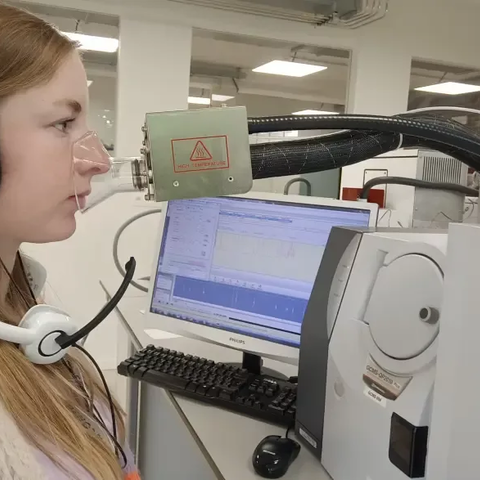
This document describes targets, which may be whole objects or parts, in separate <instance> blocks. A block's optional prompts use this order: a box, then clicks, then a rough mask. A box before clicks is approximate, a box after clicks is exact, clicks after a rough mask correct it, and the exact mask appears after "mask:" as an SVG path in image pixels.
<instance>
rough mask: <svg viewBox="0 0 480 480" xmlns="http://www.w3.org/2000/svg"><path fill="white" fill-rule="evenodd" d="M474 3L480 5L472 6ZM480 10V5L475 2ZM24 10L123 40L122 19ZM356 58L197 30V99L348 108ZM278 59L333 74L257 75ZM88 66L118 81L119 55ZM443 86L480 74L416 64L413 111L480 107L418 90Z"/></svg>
mask: <svg viewBox="0 0 480 480" xmlns="http://www.w3.org/2000/svg"><path fill="white" fill-rule="evenodd" d="M471 1H474V0H471ZM475 1H476V2H477V3H479V4H480V0H475ZM10 3H16V2H15V1H11V2H10ZM21 5H22V6H23V7H26V8H28V9H29V10H31V11H32V12H34V13H36V14H39V15H41V16H42V17H44V18H45V19H47V20H49V21H51V22H52V23H54V24H57V25H58V26H59V28H61V29H68V30H70V31H72V30H74V29H75V28H76V27H77V26H78V29H79V31H85V32H87V31H88V33H92V34H97V35H104V36H112V35H116V36H118V18H117V17H113V16H108V15H99V14H89V13H85V12H79V11H76V10H68V9H64V8H52V7H45V6H40V5H37V4H28V3H25V2H22V3H21ZM349 57H350V54H349V52H348V51H343V50H336V49H330V48H321V47H312V46H308V45H297V44H293V43H290V42H279V41H273V40H272V41H269V40H265V39H259V38H253V37H247V36H238V35H231V34H225V33H215V32H210V31H203V30H195V31H194V35H193V43H192V67H191V87H192V89H191V94H192V95H201V94H202V93H205V92H206V91H207V92H209V91H212V92H213V93H219V94H225V95H234V94H237V93H240V94H242V93H243V94H248V95H262V96H266V95H268V96H270V97H277V98H285V99H296V100H303V101H306V102H311V103H312V105H313V104H315V105H319V104H323V105H325V109H333V108H335V109H337V110H338V111H341V110H342V109H343V108H344V105H345V102H346V96H347V84H348V74H349V64H350V60H349ZM274 59H282V60H294V61H298V62H302V61H305V62H308V63H315V64H320V65H324V66H327V67H328V68H327V70H325V71H322V72H319V73H316V74H313V75H309V76H307V77H303V78H291V77H282V76H276V75H265V74H258V73H254V72H252V69H253V68H255V67H258V66H259V65H261V64H263V63H266V62H267V61H270V60H274ZM84 60H85V63H86V66H87V70H89V72H90V73H91V74H92V75H103V76H112V77H114V76H115V75H116V73H115V72H116V63H117V56H116V54H102V53H94V52H86V53H85V54H84ZM440 81H465V82H469V83H479V84H480V72H479V71H478V70H474V69H468V68H465V67H456V66H451V65H442V64H438V63H432V62H425V61H420V60H415V61H414V62H413V64H412V74H411V87H412V91H411V94H410V108H418V107H423V106H429V105H435V104H449V102H450V103H451V104H455V105H461V106H469V107H475V106H477V107H480V95H478V94H473V95H462V96H455V97H450V96H444V95H435V94H428V93H420V92H416V91H415V90H414V88H415V87H419V86H425V85H429V84H434V83H438V82H440Z"/></svg>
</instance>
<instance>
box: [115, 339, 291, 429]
mask: <svg viewBox="0 0 480 480" xmlns="http://www.w3.org/2000/svg"><path fill="white" fill-rule="evenodd" d="M117 371H118V373H119V374H120V375H124V376H126V377H133V378H136V379H138V380H142V381H144V382H148V383H151V384H153V385H157V386H159V387H162V388H165V389H166V390H169V391H171V392H175V393H178V394H181V395H183V396H186V397H189V398H193V399H195V400H200V401H201V402H205V403H210V404H212V405H215V406H218V407H222V408H225V409H228V410H233V411H236V412H239V413H243V414H246V415H248V416H250V417H254V418H259V419H261V420H264V421H268V422H272V423H275V424H278V425H282V426H287V427H288V426H290V425H292V424H293V421H294V419H295V413H296V403H295V400H296V398H297V386H296V385H295V384H293V383H289V382H287V381H285V380H279V379H276V378H274V377H271V376H268V375H257V374H254V373H249V372H248V371H247V370H246V369H243V368H241V367H236V366H233V365H228V364H224V363H215V362H214V361H213V360H207V359H206V358H199V357H195V356H193V355H185V354H183V353H180V352H177V351H175V350H169V349H168V348H158V347H155V346H153V345H149V346H148V347H146V348H144V349H143V350H141V351H139V352H137V353H136V354H135V355H133V356H132V357H130V358H129V359H127V360H125V361H124V362H122V363H121V364H120V365H119V366H118V367H117Z"/></svg>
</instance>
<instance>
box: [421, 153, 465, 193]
mask: <svg viewBox="0 0 480 480" xmlns="http://www.w3.org/2000/svg"><path fill="white" fill-rule="evenodd" d="M418 167H419V169H418V174H419V175H418V178H419V179H420V180H425V181H427V182H447V183H456V184H457V185H465V186H466V185H467V174H468V168H467V166H466V165H465V164H463V163H462V162H460V161H459V160H456V159H455V158H452V157H449V156H447V155H433V154H424V155H420V156H419V165H418Z"/></svg>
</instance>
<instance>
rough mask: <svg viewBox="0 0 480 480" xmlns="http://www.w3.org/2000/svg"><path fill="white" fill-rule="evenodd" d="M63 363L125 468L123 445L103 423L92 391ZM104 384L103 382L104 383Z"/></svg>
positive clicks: (68, 364) (67, 363) (125, 460)
mask: <svg viewBox="0 0 480 480" xmlns="http://www.w3.org/2000/svg"><path fill="white" fill-rule="evenodd" d="M89 358H90V357H89ZM63 363H64V365H65V366H66V367H67V369H68V370H69V372H70V374H71V375H72V377H73V379H74V380H75V381H76V382H77V386H78V388H80V389H81V390H82V391H83V393H84V395H85V397H86V399H87V408H88V410H89V412H90V413H91V415H92V417H93V418H94V419H95V420H96V421H97V423H98V424H99V425H100V427H101V428H102V429H103V430H104V432H105V433H106V434H107V435H108V437H109V438H110V440H112V442H113V443H114V445H115V453H116V454H117V457H119V454H120V455H121V456H122V460H123V463H124V466H123V467H122V468H125V467H126V466H127V464H128V460H127V455H126V454H125V451H124V450H123V447H122V446H121V445H120V442H119V441H118V439H117V438H115V437H114V436H113V435H112V434H111V433H110V430H109V429H108V427H107V425H106V424H105V422H104V420H103V418H102V416H101V415H100V412H99V411H98V409H97V407H96V406H95V398H94V395H93V392H92V393H91V394H90V393H89V392H88V391H87V389H86V386H85V384H84V382H83V380H82V381H81V378H79V376H78V375H77V374H76V373H75V372H74V371H73V368H72V366H71V365H70V363H69V362H68V361H67V360H65V359H63ZM101 375H102V374H101ZM104 385H105V383H104ZM111 412H112V415H115V412H114V411H111Z"/></svg>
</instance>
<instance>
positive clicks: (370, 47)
mask: <svg viewBox="0 0 480 480" xmlns="http://www.w3.org/2000/svg"><path fill="white" fill-rule="evenodd" d="M402 48H403V45H402V44H401V43H400V44H398V43H397V44H396V45H395V44H394V43H393V42H392V41H391V40H390V39H389V38H388V37H381V36H378V37H377V38H366V39H365V40H364V41H362V42H361V44H360V45H359V46H358V48H357V49H355V50H354V51H353V52H352V62H351V70H350V81H349V87H348V97H347V112H348V113H358V114H362V113H363V114H376V115H393V114H396V113H402V112H405V111H406V110H407V107H408V95H409V90H410V73H411V63H412V55H411V54H410V53H409V52H408V51H405V49H403V50H402ZM368 168H379V167H378V163H376V164H375V166H374V167H373V166H371V167H369V162H368V161H365V162H361V163H359V164H356V165H352V166H349V167H346V168H344V169H342V187H361V186H362V185H363V172H364V170H365V169H368Z"/></svg>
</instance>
